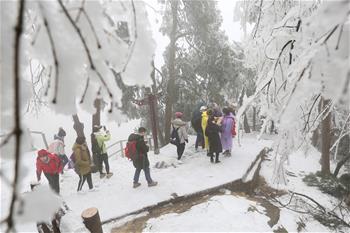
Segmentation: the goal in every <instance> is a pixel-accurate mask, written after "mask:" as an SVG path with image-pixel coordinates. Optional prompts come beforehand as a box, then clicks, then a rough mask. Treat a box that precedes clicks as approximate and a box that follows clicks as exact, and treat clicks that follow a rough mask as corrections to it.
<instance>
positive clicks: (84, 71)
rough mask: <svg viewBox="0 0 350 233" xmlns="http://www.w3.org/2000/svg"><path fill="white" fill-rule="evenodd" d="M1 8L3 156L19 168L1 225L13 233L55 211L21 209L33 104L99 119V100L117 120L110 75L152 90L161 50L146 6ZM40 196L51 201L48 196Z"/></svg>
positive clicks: (22, 4)
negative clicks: (25, 118) (26, 121)
mask: <svg viewBox="0 0 350 233" xmlns="http://www.w3.org/2000/svg"><path fill="white" fill-rule="evenodd" d="M0 4H1V134H2V135H3V136H4V137H3V140H1V157H2V159H14V160H15V161H16V162H15V167H14V171H15V172H14V177H7V176H6V174H2V173H1V176H2V178H3V179H4V180H9V185H12V188H13V195H12V201H11V203H10V205H9V206H10V208H9V212H8V216H7V217H6V218H5V219H3V222H4V223H6V224H7V227H8V231H11V230H13V229H14V227H15V224H16V222H17V221H16V220H15V217H18V215H22V217H23V216H28V215H30V216H31V217H30V218H29V219H30V221H42V220H47V218H48V217H49V216H52V211H53V210H54V209H55V208H47V209H46V210H47V211H46V212H45V209H40V210H39V209H36V210H35V209H31V210H30V212H28V211H29V210H27V211H26V209H21V211H19V209H18V208H21V206H23V205H18V203H21V202H23V201H24V199H23V198H22V197H21V196H20V195H19V193H18V190H19V184H18V181H19V180H20V177H21V176H24V175H25V174H24V173H23V172H22V171H21V172H20V169H19V168H20V158H21V155H22V154H23V153H24V152H25V151H26V149H28V148H24V146H23V145H25V144H26V143H24V141H26V140H28V137H27V135H24V134H23V132H24V130H23V129H24V127H25V126H24V125H23V122H22V121H21V115H22V114H23V112H24V110H25V107H26V105H27V104H28V102H27V101H28V100H30V103H29V104H30V105H29V106H30V107H31V106H32V105H33V104H34V105H37V104H42V103H45V104H46V105H47V106H48V107H49V108H51V109H53V110H55V111H56V112H57V113H63V114H69V115H72V114H75V113H76V112H77V105H78V104H79V105H81V107H82V108H83V109H85V110H87V111H88V112H90V113H91V114H93V113H95V111H96V109H95V107H94V101H95V99H96V97H99V98H102V99H103V100H104V101H105V102H106V103H107V104H108V107H109V113H110V114H109V118H110V119H113V120H116V121H119V120H120V119H121V117H122V115H121V112H120V111H119V110H118V106H119V105H120V98H121V94H122V93H121V91H120V89H119V88H118V85H117V81H116V76H115V75H114V74H113V72H112V70H113V71H114V72H115V73H117V74H118V75H119V77H121V78H122V79H123V81H124V82H125V83H127V84H129V85H136V84H138V85H150V84H151V79H150V74H151V72H152V69H153V68H152V65H151V62H152V59H153V55H154V49H155V43H154V41H153V39H152V34H151V30H150V27H149V21H148V19H147V13H146V9H145V5H144V2H142V1H135V2H134V1H132V0H131V1H108V0H106V1H85V0H81V1H78V0H77V1H63V0H56V1H25V0H22V1H1V3H0ZM136 67H137V68H136ZM38 84H39V85H38ZM37 194H38V195H48V196H50V195H51V196H52V195H53V194H50V193H48V192H46V193H45V192H43V191H42V190H39V191H37ZM32 200H33V198H32ZM52 200H54V199H52ZM55 200H56V199H55ZM53 202H54V203H56V204H55V205H57V204H59V201H57V200H56V201H53ZM15 209H16V210H17V211H15ZM36 212H38V213H39V212H40V214H39V215H38V214H37V213H36ZM22 219H23V218H22Z"/></svg>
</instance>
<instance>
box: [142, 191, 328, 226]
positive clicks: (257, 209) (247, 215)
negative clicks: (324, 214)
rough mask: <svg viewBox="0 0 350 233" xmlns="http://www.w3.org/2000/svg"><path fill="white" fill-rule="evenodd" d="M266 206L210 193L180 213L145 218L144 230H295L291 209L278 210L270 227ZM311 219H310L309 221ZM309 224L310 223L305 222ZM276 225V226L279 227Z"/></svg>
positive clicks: (242, 198)
mask: <svg viewBox="0 0 350 233" xmlns="http://www.w3.org/2000/svg"><path fill="white" fill-rule="evenodd" d="M266 212H267V209H266V208H265V207H263V206H262V205H260V204H259V203H258V202H256V201H252V200H248V199H247V198H244V197H241V196H237V195H231V194H226V195H220V196H214V197H212V198H210V199H209V201H208V202H205V203H202V204H199V205H196V206H193V207H192V208H191V209H190V210H189V211H186V212H184V213H181V214H177V213H171V214H166V215H163V216H161V217H159V218H152V219H150V220H148V221H147V223H146V226H145V228H144V231H145V232H159V231H162V232H164V231H166V232H171V231H174V232H190V231H193V230H194V229H195V231H198V232H272V231H276V230H277V229H279V228H280V227H281V228H282V227H283V228H284V229H286V230H287V231H288V232H296V231H297V224H296V221H294V218H295V216H296V214H295V213H293V212H291V211H288V210H286V211H283V212H281V213H280V214H281V216H280V221H279V222H278V223H277V224H276V225H275V226H274V227H270V226H269V224H268V222H269V220H270V218H269V217H268V216H267V215H266ZM311 222H312V221H311ZM311 224H312V227H311V228H308V229H306V231H311V232H327V231H328V230H327V229H326V228H325V227H322V226H320V224H317V223H315V221H314V222H312V223H311ZM308 225H309V226H310V223H308ZM281 228H280V229H281Z"/></svg>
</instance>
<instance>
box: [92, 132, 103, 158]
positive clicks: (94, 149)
mask: <svg viewBox="0 0 350 233" xmlns="http://www.w3.org/2000/svg"><path fill="white" fill-rule="evenodd" d="M91 150H92V153H93V154H98V155H101V154H102V148H101V147H99V146H98V142H97V139H96V136H95V135H94V134H91Z"/></svg>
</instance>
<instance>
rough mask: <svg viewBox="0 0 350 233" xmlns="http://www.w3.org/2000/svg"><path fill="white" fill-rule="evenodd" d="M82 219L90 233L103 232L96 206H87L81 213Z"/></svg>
mask: <svg viewBox="0 0 350 233" xmlns="http://www.w3.org/2000/svg"><path fill="white" fill-rule="evenodd" d="M81 217H82V218H83V220H84V225H85V226H86V228H87V229H89V231H90V232H92V233H103V231H102V224H101V219H100V215H99V214H98V210H97V208H94V207H92V208H89V209H86V210H84V211H83V212H82V213H81Z"/></svg>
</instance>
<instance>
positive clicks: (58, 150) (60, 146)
mask: <svg viewBox="0 0 350 233" xmlns="http://www.w3.org/2000/svg"><path fill="white" fill-rule="evenodd" d="M65 136H66V131H64V130H63V128H61V127H60V128H59V129H58V133H57V134H55V135H54V141H53V142H52V143H51V144H50V145H49V149H48V151H49V152H50V153H54V154H56V155H57V156H58V157H59V158H60V159H61V162H62V166H63V168H64V167H65V166H66V164H67V163H68V161H69V160H68V157H67V155H66V153H65V151H64V147H65V145H64V137H65ZM62 173H63V169H62Z"/></svg>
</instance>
